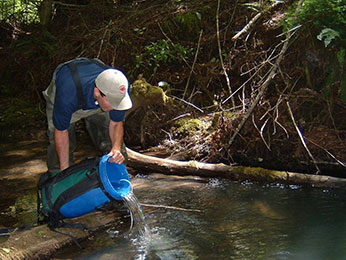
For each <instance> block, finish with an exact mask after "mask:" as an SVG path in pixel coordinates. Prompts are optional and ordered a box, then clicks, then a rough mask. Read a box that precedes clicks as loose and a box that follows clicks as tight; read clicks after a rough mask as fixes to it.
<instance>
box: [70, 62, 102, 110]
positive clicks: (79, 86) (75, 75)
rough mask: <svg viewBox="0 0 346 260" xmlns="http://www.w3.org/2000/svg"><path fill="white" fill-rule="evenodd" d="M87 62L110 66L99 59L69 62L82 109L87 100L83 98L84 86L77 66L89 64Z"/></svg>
mask: <svg viewBox="0 0 346 260" xmlns="http://www.w3.org/2000/svg"><path fill="white" fill-rule="evenodd" d="M87 64H96V65H98V66H100V67H101V68H104V69H107V68H109V66H107V65H105V64H104V63H102V62H101V61H100V60H98V59H86V60H85V61H81V62H76V61H72V62H70V63H68V64H67V66H68V67H69V69H70V70H71V72H72V77H73V81H74V84H75V86H76V89H77V98H78V109H82V108H84V107H85V100H84V98H83V87H82V83H81V81H80V77H79V74H78V69H77V67H78V66H81V65H87Z"/></svg>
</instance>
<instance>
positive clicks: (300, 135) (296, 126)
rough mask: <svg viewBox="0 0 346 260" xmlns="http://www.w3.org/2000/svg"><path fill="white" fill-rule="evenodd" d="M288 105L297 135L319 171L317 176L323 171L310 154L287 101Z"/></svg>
mask: <svg viewBox="0 0 346 260" xmlns="http://www.w3.org/2000/svg"><path fill="white" fill-rule="evenodd" d="M286 104H287V108H288V112H289V114H290V117H291V119H292V122H293V125H294V127H295V128H296V130H297V133H298V135H299V138H300V141H301V142H302V144H303V146H304V148H305V150H306V152H307V153H308V155H309V157H310V158H311V159H312V161H313V163H314V165H315V167H316V169H317V172H316V174H318V173H319V172H321V171H320V168H318V165H317V162H316V160H315V158H314V156H313V155H312V153H311V152H310V150H309V148H308V146H307V144H306V142H305V140H304V136H303V134H302V132H301V131H300V129H299V127H298V125H297V123H296V120H295V119H294V115H293V113H292V109H291V107H290V104H289V102H288V101H287V102H286Z"/></svg>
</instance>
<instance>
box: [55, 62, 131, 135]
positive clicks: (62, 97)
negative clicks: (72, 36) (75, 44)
mask: <svg viewBox="0 0 346 260" xmlns="http://www.w3.org/2000/svg"><path fill="white" fill-rule="evenodd" d="M85 61H87V59H79V60H75V61H72V62H76V63H80V62H85ZM109 68H112V67H110V66H107V65H105V66H100V65H99V64H96V63H88V64H80V65H78V66H77V71H78V75H79V79H80V82H81V85H82V90H83V99H84V107H83V108H82V109H83V110H91V109H98V108H99V107H100V106H99V105H96V104H95V99H94V87H95V79H96V77H97V76H98V75H99V74H100V73H101V72H102V71H104V70H106V69H109ZM55 84H56V94H55V101H54V108H53V123H54V126H55V128H56V129H58V130H61V131H62V130H66V129H68V128H69V126H70V121H71V118H72V114H73V113H74V112H76V111H77V110H78V109H79V108H78V96H77V89H76V86H75V83H74V80H73V75H72V72H71V70H70V68H69V67H68V65H67V64H65V65H63V66H62V67H61V68H60V69H59V70H58V71H57V73H56V80H55ZM109 116H110V118H111V120H112V121H114V122H121V121H123V120H124V117H125V111H120V110H111V111H110V112H109Z"/></svg>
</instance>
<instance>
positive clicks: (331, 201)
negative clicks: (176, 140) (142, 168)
mask: <svg viewBox="0 0 346 260" xmlns="http://www.w3.org/2000/svg"><path fill="white" fill-rule="evenodd" d="M134 181H135V182H136V181H139V182H141V183H142V184H145V185H144V186H143V187H146V188H144V189H141V188H138V189H135V193H136V196H137V198H138V199H139V201H140V202H141V203H143V204H144V205H153V206H152V207H150V206H149V207H147V206H144V207H143V210H144V215H145V221H146V223H147V225H148V226H149V228H150V231H151V235H150V239H143V238H141V236H140V235H139V234H138V232H133V231H132V232H130V233H126V235H123V234H121V232H117V231H114V230H113V231H112V232H108V233H104V234H98V235H97V236H96V237H95V240H94V241H91V242H90V241H89V242H88V243H87V244H86V246H87V249H86V250H83V251H80V250H74V252H71V250H69V252H66V251H65V252H64V251H62V252H60V253H59V254H57V255H55V256H54V257H53V258H52V259H80V260H82V259H83V260H85V259H119V260H123V259H149V260H156V259H162V260H165V259H167V260H168V259H169V260H170V259H172V260H173V259H189V260H190V259H208V260H209V259H220V260H223V259H234V260H237V259H239V260H240V259H241V260H244V259H247V260H248V259H254V260H259V259H263V260H291V259H292V260H293V259H294V260H297V259H298V260H300V259H302V260H303V259H304V260H306V259H307V260H309V259H313V260H329V259H346V219H345V213H346V208H345V195H346V192H345V191H340V190H323V189H312V188H307V187H299V186H294V185H291V186H284V185H260V184H252V183H246V182H245V183H237V182H229V181H224V180H217V179H210V180H208V181H207V182H204V183H203V182H202V181H200V180H197V181H196V182H195V183H193V182H191V181H189V184H186V183H185V185H184V181H183V180H180V185H176V184H177V183H179V182H177V181H176V180H175V181H173V182H172V183H170V182H169V181H168V180H163V179H161V180H157V179H151V178H150V177H146V176H144V175H142V176H140V179H139V180H138V178H135V179H134ZM170 184H172V185H173V186H174V187H173V188H172V189H168V187H169V185H170ZM161 185H162V186H164V187H163V189H160V188H159V189H156V188H158V187H160V186H161ZM168 205H169V206H174V207H168ZM154 206H156V207H154ZM189 209H194V210H195V211H190V210H189ZM110 234H113V235H112V236H111V235H110ZM114 234H117V236H114ZM89 249H90V250H89Z"/></svg>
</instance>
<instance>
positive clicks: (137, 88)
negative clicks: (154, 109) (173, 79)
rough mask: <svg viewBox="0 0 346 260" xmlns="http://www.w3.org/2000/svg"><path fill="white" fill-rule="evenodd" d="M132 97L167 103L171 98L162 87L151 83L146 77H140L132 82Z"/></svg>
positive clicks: (155, 102) (156, 102)
mask: <svg viewBox="0 0 346 260" xmlns="http://www.w3.org/2000/svg"><path fill="white" fill-rule="evenodd" d="M131 97H132V98H135V99H136V98H141V99H143V98H144V100H150V101H151V103H154V104H166V103H167V101H168V99H169V98H168V97H167V96H166V93H165V92H164V91H163V89H162V88H160V87H158V86H152V85H150V84H149V83H148V82H147V81H146V80H145V79H144V78H141V79H138V80H136V81H135V82H134V83H133V84H132V88H131Z"/></svg>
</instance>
